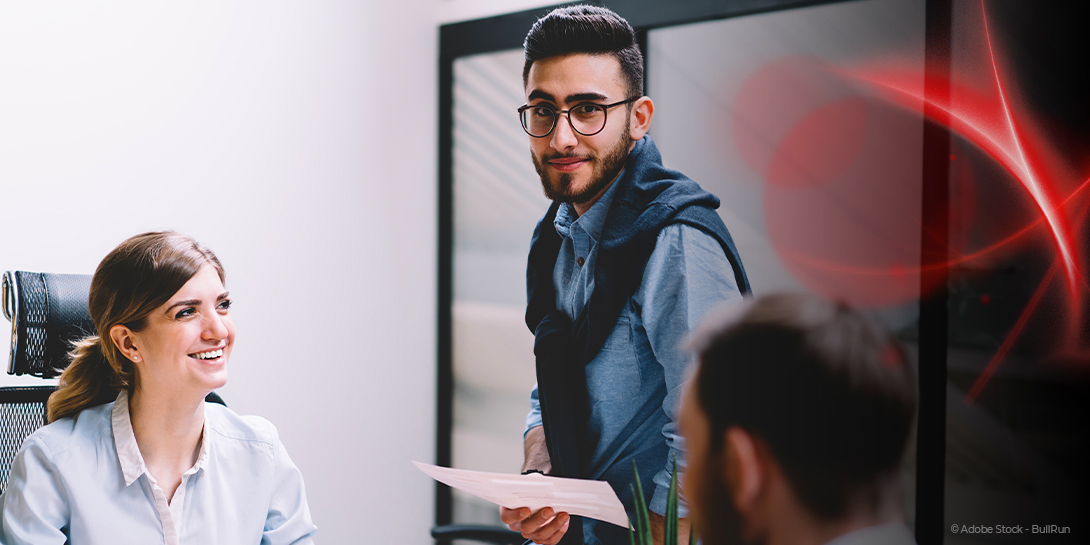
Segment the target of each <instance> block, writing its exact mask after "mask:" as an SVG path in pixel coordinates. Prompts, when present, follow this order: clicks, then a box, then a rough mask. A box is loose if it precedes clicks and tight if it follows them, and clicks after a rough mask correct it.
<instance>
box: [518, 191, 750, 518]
mask: <svg viewBox="0 0 1090 545" xmlns="http://www.w3.org/2000/svg"><path fill="white" fill-rule="evenodd" d="M618 179H620V176H618ZM617 187H618V185H617V184H616V183H615V184H613V186H612V187H610V188H609V189H608V190H607V191H606V192H605V194H603V195H602V197H601V198H600V199H599V200H598V201H597V202H596V203H594V205H593V206H592V207H591V208H590V209H589V210H587V212H586V213H585V214H583V215H582V216H579V215H578V213H576V211H575V209H574V207H572V206H571V205H570V204H562V205H561V206H560V209H559V210H558V211H557V214H556V220H555V222H554V225H555V227H556V232H557V233H558V234H559V235H560V237H561V240H562V242H561V246H560V253H559V255H558V256H557V259H556V266H555V268H554V269H553V284H554V286H555V288H556V305H557V309H559V310H561V311H563V312H564V313H566V314H567V315H568V317H569V318H570V319H572V320H573V321H574V320H575V318H576V317H577V316H578V315H579V313H580V312H581V311H582V310H583V306H584V305H586V304H587V301H589V300H590V295H591V293H592V292H593V290H594V265H595V260H596V258H597V255H598V239H599V235H600V234H601V231H602V226H603V224H604V223H605V218H606V212H607V211H608V210H609V205H610V203H611V202H612V201H613V195H614V194H615V193H616V191H617ZM741 298H742V295H741V293H740V292H739V290H738V286H737V282H736V281H735V277H734V269H733V268H731V265H730V261H729V260H728V259H727V256H726V254H725V253H724V252H723V248H722V246H720V245H719V242H717V241H716V240H715V238H713V237H712V236H710V235H708V234H707V233H705V232H703V231H701V230H700V229H697V228H695V227H691V226H688V225H681V224H674V225H669V226H667V227H666V228H664V229H663V230H662V231H661V232H659V235H658V239H657V241H656V243H655V250H654V252H652V254H651V257H650V258H649V259H648V261H647V265H646V267H645V268H644V274H643V282H642V284H641V285H640V288H639V289H638V290H637V291H636V293H635V294H634V295H633V296H632V297H631V298H630V299H629V300H628V303H627V304H626V305H625V308H624V309H623V310H622V311H621V315H620V317H619V318H618V319H617V324H616V326H615V327H614V329H613V333H612V334H610V336H609V337H608V338H607V339H606V342H605V344H604V345H603V346H602V349H601V351H599V352H598V355H597V356H595V357H594V359H593V360H591V362H590V363H589V364H587V367H586V377H587V392H588V397H589V402H590V423H589V425H588V427H587V433H588V435H589V440H590V442H591V443H592V444H594V445H595V451H594V455H593V457H592V458H591V461H590V470H589V473H590V474H591V475H601V474H602V473H603V472H604V471H605V469H606V468H607V467H609V466H610V465H611V464H612V463H613V462H614V461H615V460H616V458H617V455H618V453H616V452H610V451H609V449H610V446H611V445H613V444H615V443H614V442H615V441H616V440H617V439H618V438H619V436H620V434H621V432H622V430H624V429H625V428H626V427H628V425H629V424H630V422H631V421H632V420H633V418H634V417H635V416H636V413H637V411H638V409H639V408H640V407H642V406H644V405H645V404H646V403H648V402H654V401H658V402H660V403H661V406H662V411H660V412H658V413H656V415H655V417H654V418H656V419H658V422H657V423H656V424H661V425H654V426H639V429H641V430H645V431H646V433H647V435H646V436H643V437H635V438H630V439H632V440H635V441H641V442H643V441H665V442H666V444H667V446H668V447H669V451H670V455H669V456H668V457H667V459H666V460H663V461H662V464H663V466H662V470H661V471H659V472H658V473H657V474H656V475H655V478H654V482H655V493H654V495H653V496H652V499H651V506H650V508H651V510H652V511H654V512H656V513H659V514H664V513H665V512H666V500H667V496H668V490H669V486H670V474H671V468H672V460H673V459H674V458H675V457H676V458H677V460H678V467H679V468H683V467H684V458H683V456H682V453H683V452H684V439H683V438H682V437H681V436H680V435H679V432H678V426H677V416H678V404H679V403H680V400H681V393H682V386H683V383H684V381H685V379H686V378H687V377H686V373H687V372H688V370H689V368H690V366H691V365H692V364H693V362H694V358H693V355H692V354H690V353H689V352H687V351H686V350H684V349H683V348H682V346H681V345H682V343H683V341H684V340H685V338H686V337H687V336H688V334H689V332H690V331H692V330H693V329H694V328H695V327H696V326H697V324H699V323H700V320H701V319H703V318H704V316H705V314H707V312H708V311H709V310H710V309H712V308H713V307H716V306H719V305H721V304H723V303H724V302H727V301H732V300H741ZM540 425H541V405H540V403H539V402H538V393H537V387H536V386H535V387H534V389H533V391H532V392H531V393H530V414H529V415H528V416H527V418H526V430H527V431H529V430H530V429H531V428H533V427H535V426H540ZM679 515H680V516H685V515H686V509H685V507H684V506H683V505H682V506H680V509H679Z"/></svg>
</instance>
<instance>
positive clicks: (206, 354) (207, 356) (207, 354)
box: [193, 348, 223, 360]
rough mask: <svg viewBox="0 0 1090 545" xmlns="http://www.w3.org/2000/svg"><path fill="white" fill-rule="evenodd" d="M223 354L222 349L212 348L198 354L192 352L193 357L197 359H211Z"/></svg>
mask: <svg viewBox="0 0 1090 545" xmlns="http://www.w3.org/2000/svg"><path fill="white" fill-rule="evenodd" d="M222 355H223V349H222V348H221V349H219V350H212V351H210V352H201V353H199V354H193V357H194V358H197V359H199V360H213V359H216V358H218V357H220V356H222Z"/></svg>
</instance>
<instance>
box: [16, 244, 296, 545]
mask: <svg viewBox="0 0 1090 545" xmlns="http://www.w3.org/2000/svg"><path fill="white" fill-rule="evenodd" d="M224 278H225V275H224V271H223V266H222V265H221V264H220V262H219V260H218V259H217V258H216V256H215V254H213V253H212V252H211V251H210V250H208V249H207V248H204V247H203V246H201V245H200V244H198V243H197V242H196V241H194V240H193V239H192V238H189V237H188V236H185V235H182V234H180V233H175V232H169V231H167V232H154V233H144V234H142V235H137V236H135V237H132V238H130V239H128V240H126V241H125V242H123V243H121V245H120V246H118V247H117V248H115V249H114V250H113V251H112V252H110V254H109V255H107V256H106V257H105V259H103V260H102V263H100V264H99V266H98V269H97V270H96V271H95V275H94V278H93V279H92V281H91V294H90V299H89V301H88V308H89V310H90V314H91V319H92V320H93V321H94V323H95V328H96V330H97V331H98V335H94V336H91V337H88V338H86V339H84V340H83V341H82V342H80V343H79V344H78V345H77V346H76V348H75V350H74V351H73V361H72V363H71V365H70V366H69V367H68V368H67V369H65V371H64V373H63V374H62V375H61V379H60V386H59V387H58V389H57V391H56V392H55V393H54V394H53V395H52V396H51V397H50V399H49V404H48V417H49V421H50V422H51V423H50V424H49V425H47V426H45V427H43V428H42V429H40V430H38V431H37V432H35V433H34V434H33V435H31V436H30V437H28V438H27V439H26V441H25V442H24V443H23V445H22V448H21V449H20V451H19V453H18V455H17V456H16V458H15V462H14V463H13V465H12V470H11V475H10V476H9V485H8V488H7V490H6V491H5V492H4V494H3V495H2V496H0V513H2V517H3V518H2V520H0V543H6V544H10V545H16V544H23V543H27V544H29V543H33V544H36V545H38V544H51V543H57V544H62V543H70V544H71V545H83V544H94V543H111V544H125V543H133V544H147V543H164V544H166V545H175V544H206V543H262V544H306V543H313V540H312V536H313V534H314V532H315V529H316V528H315V526H314V524H313V523H312V522H311V518H310V509H309V507H308V506H307V499H306V493H305V491H304V487H303V478H302V475H301V474H300V473H299V470H298V469H297V468H296V467H295V464H293V463H292V461H291V459H290V458H289V457H288V454H287V452H286V451H285V450H284V446H283V445H282V444H281V443H280V440H279V437H278V436H277V433H276V428H274V427H273V426H272V424H270V423H269V422H268V421H266V420H264V419H262V418H259V417H255V416H239V415H237V414H235V413H234V412H232V411H231V410H229V409H227V408H226V407H223V406H221V405H217V404H212V403H205V402H204V398H205V396H206V395H208V393H209V392H211V391H212V390H214V389H216V388H219V387H221V386H223V385H224V384H225V383H226V382H227V361H228V359H229V358H230V355H231V350H232V348H233V346H234V341H235V327H234V324H233V323H232V321H231V313H230V307H231V299H230V298H229V295H228V292H227V291H226V289H224V284H223V283H224Z"/></svg>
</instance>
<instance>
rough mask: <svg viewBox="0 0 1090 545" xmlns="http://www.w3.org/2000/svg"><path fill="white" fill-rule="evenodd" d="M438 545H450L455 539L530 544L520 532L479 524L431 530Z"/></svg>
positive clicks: (498, 543)
mask: <svg viewBox="0 0 1090 545" xmlns="http://www.w3.org/2000/svg"><path fill="white" fill-rule="evenodd" d="M431 537H433V538H435V543H436V545H450V543H451V542H453V541H454V540H455V539H465V540H471V541H480V542H484V543H492V544H494V545H523V543H528V542H527V541H526V538H524V537H522V534H520V533H518V532H512V531H511V530H508V529H507V528H500V527H496V526H482V525H477V524H446V525H443V526H436V527H435V528H432V529H431Z"/></svg>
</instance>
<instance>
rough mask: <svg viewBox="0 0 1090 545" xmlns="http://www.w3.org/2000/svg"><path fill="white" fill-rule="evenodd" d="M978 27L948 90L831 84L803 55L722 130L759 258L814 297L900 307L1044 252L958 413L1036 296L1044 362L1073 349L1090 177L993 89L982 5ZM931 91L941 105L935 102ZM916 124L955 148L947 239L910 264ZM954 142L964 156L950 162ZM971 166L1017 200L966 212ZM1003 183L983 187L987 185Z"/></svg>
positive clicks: (925, 82) (767, 75) (887, 76)
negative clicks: (962, 269) (1050, 306)
mask: <svg viewBox="0 0 1090 545" xmlns="http://www.w3.org/2000/svg"><path fill="white" fill-rule="evenodd" d="M970 11H972V10H970ZM979 17H980V21H979V25H978V31H979V41H978V42H976V43H978V44H979V50H978V51H977V53H978V57H979V58H975V59H973V60H975V61H977V62H975V63H970V64H968V65H962V64H956V63H955V64H953V65H952V66H953V69H952V73H951V76H950V78H949V79H941V80H940V79H935V78H929V77H927V75H926V74H924V73H921V72H920V71H919V70H918V69H917V70H915V71H911V70H894V69H889V68H888V66H887V67H885V68H879V69H874V68H870V69H855V70H850V71H844V70H838V69H835V68H833V67H831V66H829V65H827V64H825V63H823V62H822V61H819V60H816V59H812V58H806V57H799V58H789V59H782V60H779V61H776V62H773V63H770V64H768V65H766V66H765V67H763V68H762V69H760V70H758V71H757V72H755V73H754V74H753V76H752V77H750V78H749V80H748V81H747V82H746V83H745V85H743V87H742V88H741V90H740V92H739V95H738V98H737V101H736V103H735V104H734V108H733V114H732V115H733V119H732V120H731V121H732V123H731V126H732V127H733V132H734V134H733V136H734V139H735V142H736V144H737V147H738V150H739V152H740V153H741V156H742V157H743V159H744V160H745V161H746V163H747V164H748V165H749V166H750V168H752V169H753V170H754V171H755V172H757V173H759V174H760V175H761V178H762V179H763V180H764V187H763V190H764V208H765V219H766V222H767V228H768V233H769V238H770V241H771V243H772V246H773V248H774V250H775V251H776V253H777V255H778V256H779V257H780V258H781V259H782V261H783V263H784V265H785V266H786V267H787V268H788V269H789V270H790V271H791V272H792V274H793V275H794V276H795V278H796V279H797V280H799V281H800V282H801V283H803V284H804V285H806V286H807V287H808V288H810V289H811V290H813V291H815V292H817V293H820V294H822V295H825V296H827V297H831V298H836V299H840V300H844V301H847V302H849V303H851V304H853V305H855V306H859V307H864V308H867V307H870V308H874V307H884V306H892V305H897V304H903V303H906V302H910V301H912V300H914V299H915V298H917V297H920V296H926V295H927V291H928V290H929V289H930V288H932V287H935V286H927V285H924V286H921V277H922V278H929V277H930V276H932V275H921V273H922V272H925V271H931V270H937V269H949V268H951V267H957V266H963V265H969V264H973V262H978V265H979V264H987V263H990V262H998V261H1001V260H1002V259H1003V258H1004V257H1005V256H1007V255H1011V254H1012V253H1013V252H1014V250H1016V249H1020V248H1024V247H1026V246H1027V245H1031V244H1033V245H1037V244H1045V241H1048V242H1047V248H1049V253H1050V254H1051V255H1052V256H1053V259H1054V261H1053V263H1052V266H1051V268H1050V269H1049V271H1048V273H1047V274H1045V275H1044V278H1042V280H1041V283H1040V285H1039V287H1038V288H1037V290H1036V291H1035V292H1034V294H1033V296H1032V297H1031V299H1030V301H1029V303H1028V304H1027V305H1026V307H1025V308H1024V309H1023V311H1022V313H1021V316H1020V317H1019V318H1018V320H1017V322H1016V323H1015V324H1014V326H1013V327H1012V328H1011V330H1010V331H1009V332H1008V333H1007V335H1006V337H1005V339H1004V340H1003V342H1002V343H1001V345H1000V347H999V349H998V350H997V351H996V353H995V354H994V356H993V358H992V360H991V361H990V362H989V364H988V366H987V368H986V369H985V371H984V372H983V373H982V374H981V376H980V377H979V379H978V380H977V383H976V384H975V385H974V386H973V388H972V389H971V390H970V392H969V395H968V396H967V397H966V402H967V403H971V402H972V401H973V400H975V398H976V397H977V396H978V395H979V394H980V392H981V391H982V390H983V389H984V387H985V386H986V384H987V382H988V380H989V378H990V377H991V376H992V374H993V373H994V372H995V370H996V368H997V367H998V366H999V365H1000V363H1001V362H1002V361H1003V359H1004V358H1005V357H1006V356H1007V354H1008V353H1009V352H1010V350H1011V349H1012V347H1013V346H1014V344H1015V341H1016V340H1017V339H1018V338H1019V336H1021V335H1022V333H1023V331H1024V330H1025V329H1026V327H1027V324H1028V323H1029V322H1030V320H1031V318H1032V316H1033V315H1034V313H1035V311H1038V310H1039V309H1040V308H1042V298H1044V297H1045V296H1046V294H1049V293H1051V294H1052V295H1049V297H1050V300H1051V298H1053V297H1055V298H1057V299H1059V300H1061V301H1062V302H1063V304H1064V305H1065V306H1066V308H1065V309H1064V311H1063V312H1062V313H1061V314H1062V315H1063V318H1064V319H1066V320H1067V327H1066V328H1057V329H1058V330H1065V331H1066V333H1065V336H1066V342H1065V343H1061V344H1062V345H1063V346H1057V350H1068V351H1070V350H1071V349H1072V347H1075V349H1076V350H1077V347H1076V344H1077V342H1078V338H1079V336H1080V335H1081V334H1082V332H1081V331H1080V330H1081V327H1080V326H1079V324H1082V323H1083V320H1084V319H1085V309H1084V308H1083V304H1082V302H1083V301H1085V300H1086V299H1087V294H1088V293H1090V287H1088V280H1087V278H1086V276H1085V273H1084V271H1085V270H1086V267H1085V263H1084V260H1085V259H1086V257H1087V256H1086V255H1085V249H1084V248H1081V247H1080V246H1079V244H1080V243H1079V242H1078V237H1077V236H1076V235H1077V234H1079V233H1085V231H1086V230H1087V229H1088V228H1090V227H1088V226H1087V224H1086V215H1085V214H1084V213H1082V212H1081V211H1078V209H1080V208H1085V204H1084V203H1088V202H1090V199H1087V196H1088V195H1090V190H1088V188H1090V177H1088V176H1087V173H1081V174H1077V175H1073V174H1072V173H1071V172H1070V170H1069V169H1070V168H1071V162H1072V159H1071V158H1069V157H1059V156H1057V152H1055V151H1054V150H1053V149H1052V148H1051V146H1050V145H1049V139H1048V133H1047V132H1046V131H1044V130H1043V129H1042V128H1041V125H1040V123H1039V122H1038V121H1037V120H1035V119H1034V118H1033V117H1032V116H1031V115H1030V112H1031V111H1032V110H1031V108H1030V107H1029V106H1027V105H1026V104H1024V103H1023V102H1024V101H1022V99H1021V95H1020V90H1019V89H1017V88H1016V87H1015V86H1012V85H1011V84H1010V83H1009V78H1006V77H1004V76H1005V74H1004V61H1003V59H1002V55H1001V53H1002V51H1001V50H1000V49H999V48H997V47H996V45H995V39H994V37H993V35H992V29H991V28H990V27H989V25H988V16H987V12H986V11H985V9H984V4H983V3H981V7H980V11H979ZM963 60H964V59H963ZM943 89H946V90H948V92H946V93H938V92H936V91H939V90H943ZM921 117H922V118H925V119H928V120H929V121H930V122H933V123H940V124H942V125H944V126H945V127H947V128H948V129H949V130H950V132H951V134H952V135H953V136H954V140H955V149H953V150H952V154H951V156H950V161H951V171H950V172H951V176H950V184H951V211H952V214H951V215H952V218H951V225H950V239H949V241H946V240H944V241H942V242H943V244H944V245H947V250H948V251H947V255H945V256H942V257H941V258H936V259H935V260H934V261H933V262H929V261H927V259H926V258H925V260H924V262H923V263H921V262H920V255H921V244H920V240H919V239H920V233H921V232H923V233H925V236H926V233H927V228H926V227H927V226H925V225H921V224H920V207H921V201H920V194H921V185H920V184H921V179H922V171H921V170H920V165H919V159H920V157H922V142H920V141H919V140H920V138H919V126H920V119H921ZM959 143H964V144H967V145H969V146H970V148H966V149H959V148H958V147H957V146H958V145H959ZM974 159H975V160H977V161H978V162H979V160H980V159H984V160H985V161H986V162H991V163H993V164H994V165H998V168H993V169H991V170H993V171H994V172H995V173H1003V172H1005V173H1006V176H1005V177H1006V178H1007V179H1008V180H1009V181H1010V184H1011V185H1010V186H1009V187H1010V188H1012V189H1013V190H1015V191H1017V193H1018V194H1020V195H1021V197H1022V199H1021V202H1022V203H1024V204H1021V205H1020V209H1019V211H1018V213H1012V214H1011V215H1009V216H995V215H994V211H993V213H992V215H987V214H986V213H985V210H984V209H982V208H980V207H979V205H978V203H979V201H981V200H982V199H983V198H985V197H986V196H982V195H980V194H979V193H980V192H981V191H984V190H983V189H977V182H976V180H975V178H976V177H977V176H979V174H976V173H974V169H973V168H972V166H971V163H972V162H973V160H974ZM1002 178H1004V176H1003V175H1000V176H998V178H997V177H995V176H990V177H988V179H987V180H982V182H984V181H986V182H987V183H988V184H991V187H995V184H1002V183H1003V181H1004V180H1003V179H1002ZM982 187H988V186H987V185H985V186H982ZM1003 189H1006V188H1003ZM1050 286H1055V287H1056V289H1054V290H1052V289H1050ZM1061 286H1062V288H1061ZM921 289H922V290H923V292H924V293H920V291H921ZM985 297H987V296H985ZM988 301H989V302H990V298H989V299H988ZM981 302H982V303H984V304H986V303H985V301H984V300H983V299H981ZM1049 319H1057V316H1054V315H1052V316H1050V317H1049Z"/></svg>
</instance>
